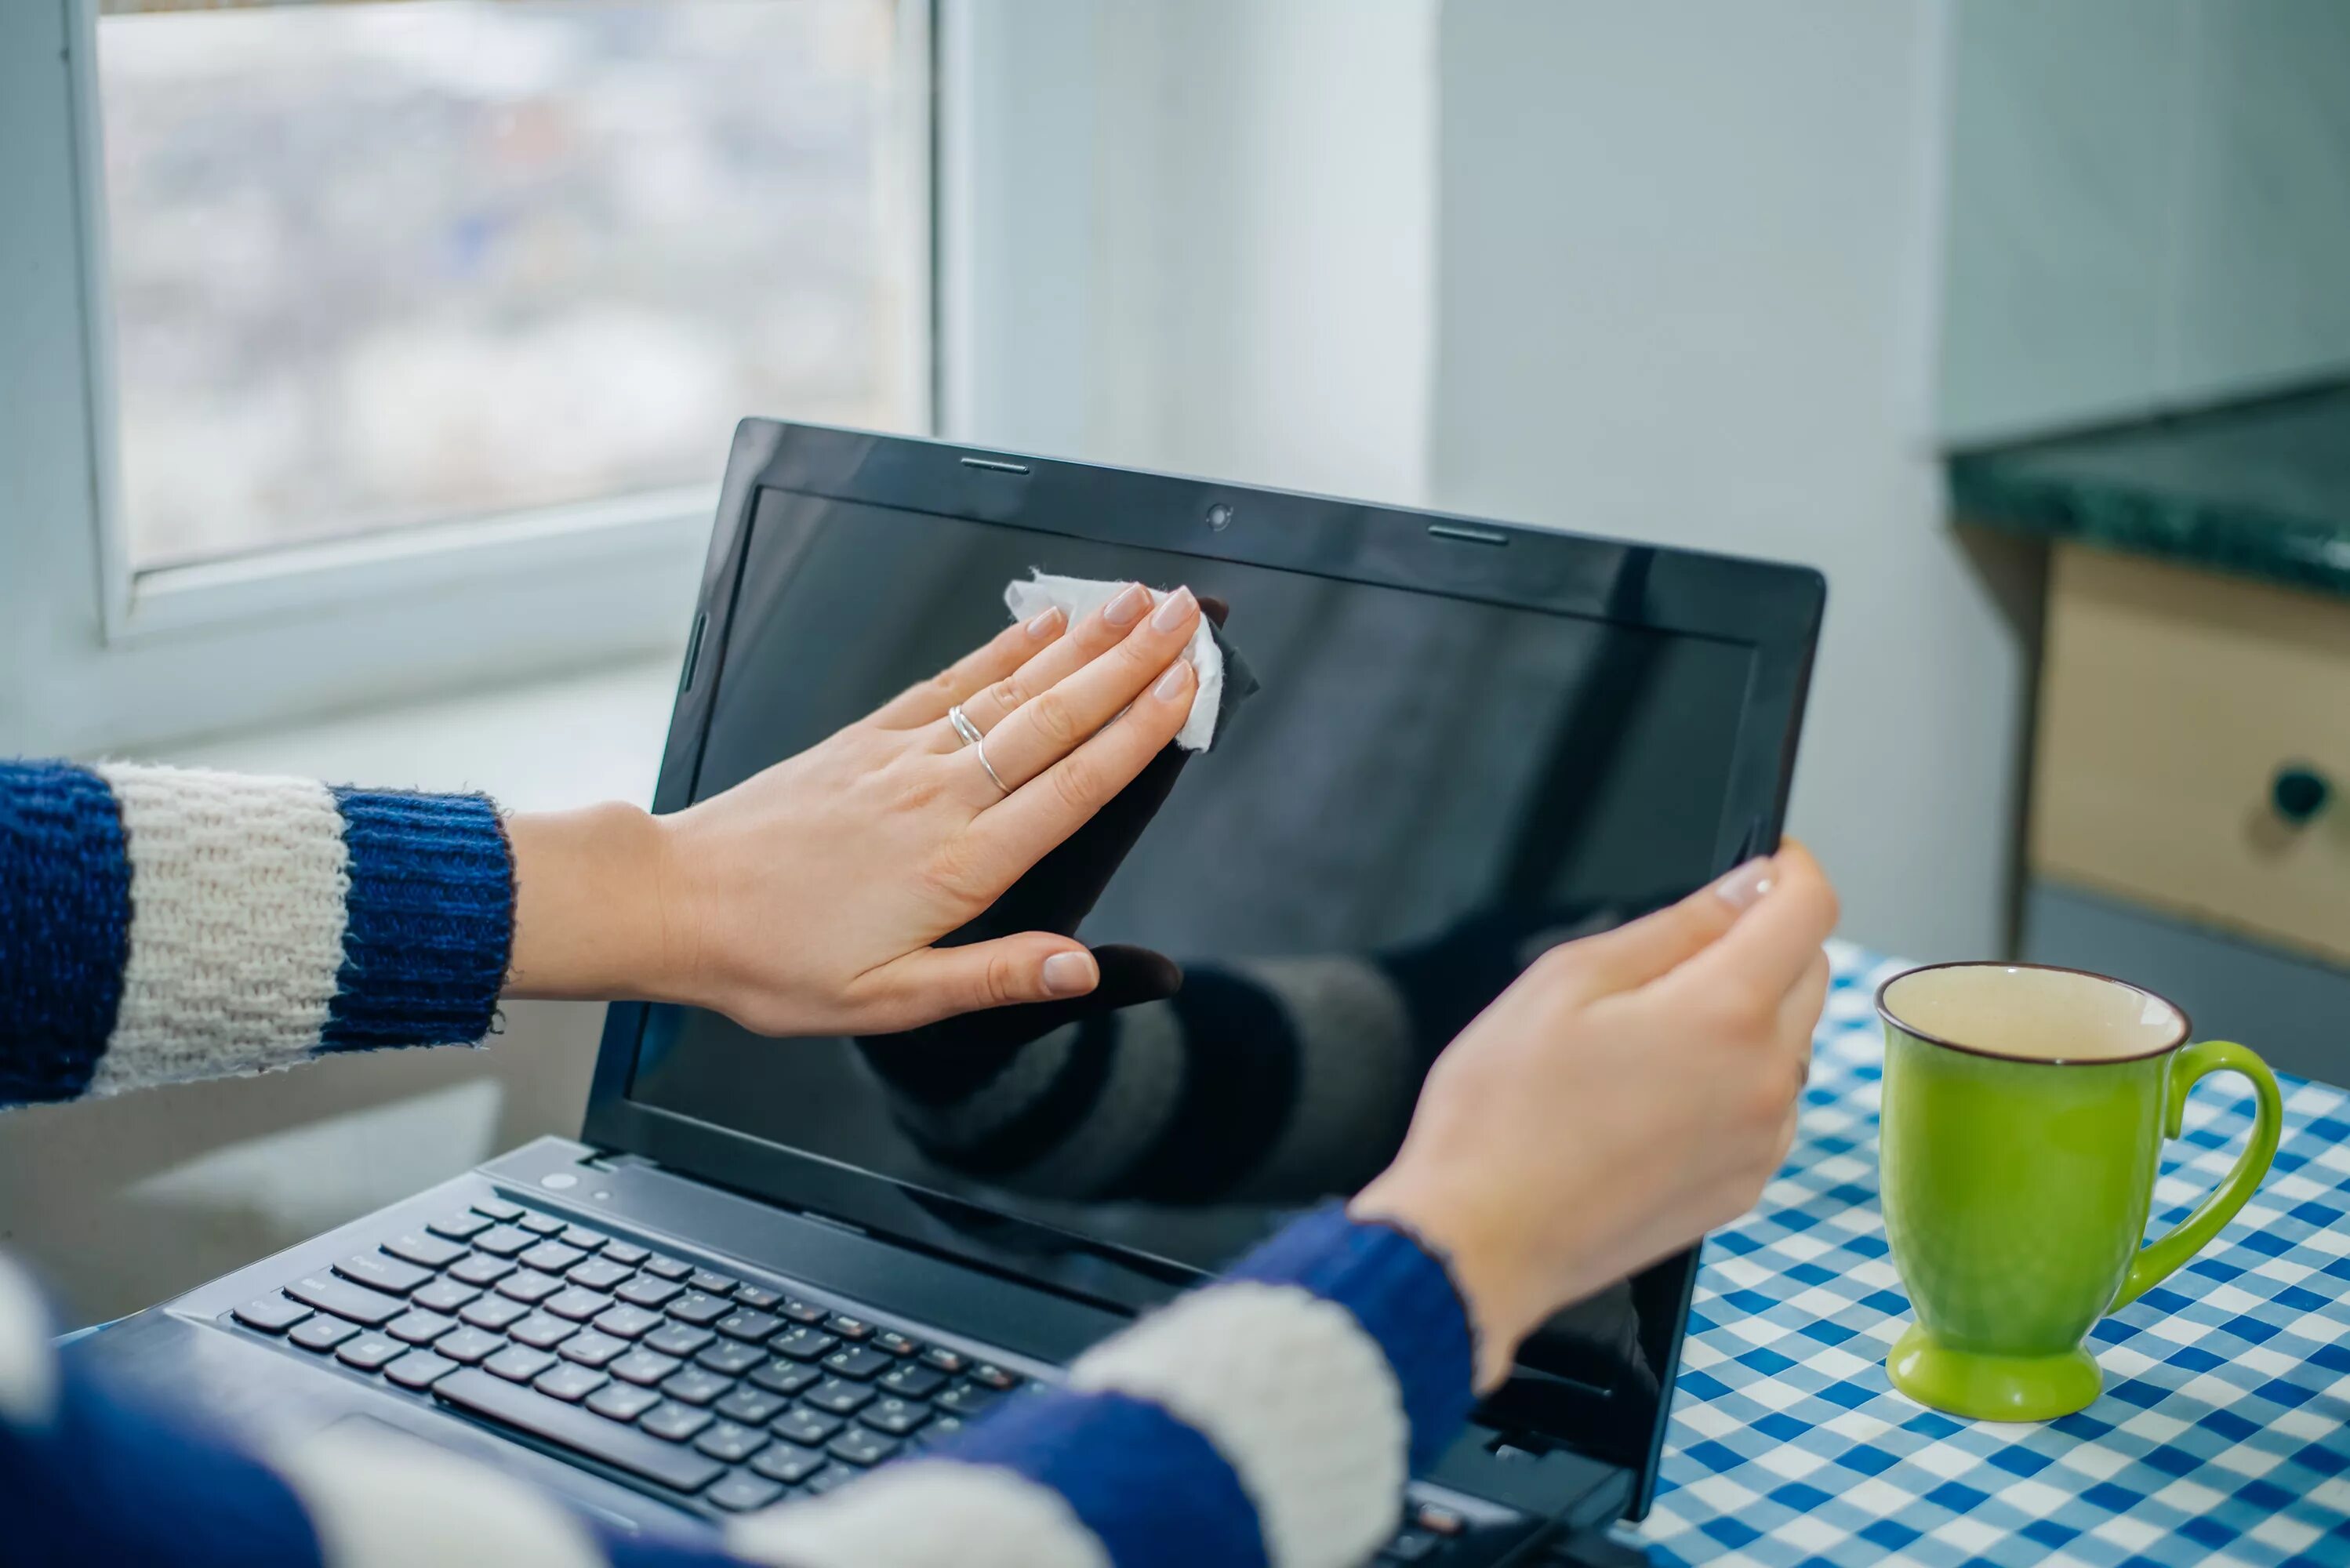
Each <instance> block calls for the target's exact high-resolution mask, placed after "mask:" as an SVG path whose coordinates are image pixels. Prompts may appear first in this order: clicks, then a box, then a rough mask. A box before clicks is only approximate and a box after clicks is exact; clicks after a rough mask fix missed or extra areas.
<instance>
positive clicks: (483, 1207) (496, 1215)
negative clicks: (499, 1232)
mask: <svg viewBox="0 0 2350 1568" xmlns="http://www.w3.org/2000/svg"><path fill="white" fill-rule="evenodd" d="M473 1212H474V1213H476V1214H486V1215H488V1216H489V1217H490V1218H491V1219H493V1220H504V1221H506V1222H507V1223H508V1224H512V1223H514V1221H515V1220H519V1219H521V1218H522V1216H523V1208H522V1205H521V1204H519V1203H508V1202H507V1201H506V1200H505V1199H503V1198H484V1199H481V1200H480V1201H478V1202H476V1203H475V1204H474V1205H473Z"/></svg>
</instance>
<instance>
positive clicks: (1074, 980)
mask: <svg viewBox="0 0 2350 1568" xmlns="http://www.w3.org/2000/svg"><path fill="white" fill-rule="evenodd" d="M1093 988H1094V961H1093V958H1092V956H1091V955H1089V954H1087V953H1055V954H1054V955H1053V956H1052V957H1051V958H1048V959H1046V960H1045V990H1046V991H1047V992H1051V993H1052V994H1053V995H1055V996H1079V995H1082V994H1084V993H1085V992H1088V991H1091V990H1092V989H1093Z"/></svg>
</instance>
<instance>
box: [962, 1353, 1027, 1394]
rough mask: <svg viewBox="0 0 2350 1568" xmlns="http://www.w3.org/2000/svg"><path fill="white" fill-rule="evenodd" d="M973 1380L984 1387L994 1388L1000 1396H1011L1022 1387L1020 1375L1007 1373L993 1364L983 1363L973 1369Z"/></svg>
mask: <svg viewBox="0 0 2350 1568" xmlns="http://www.w3.org/2000/svg"><path fill="white" fill-rule="evenodd" d="M971 1380H972V1382H973V1383H976V1384H979V1385H980V1386H982V1387H986V1388H993V1389H994V1390H995V1391H996V1392H997V1393H999V1394H1009V1393H1010V1392H1012V1390H1014V1388H1017V1387H1019V1386H1020V1375H1019V1374H1018V1373H1016V1372H1006V1371H1004V1370H1003V1368H1002V1367H1001V1366H995V1365H994V1364H993V1363H992V1362H986V1361H983V1362H981V1363H980V1364H979V1365H978V1366H974V1367H972V1369H971Z"/></svg>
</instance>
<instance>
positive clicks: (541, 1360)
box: [482, 1345, 555, 1383]
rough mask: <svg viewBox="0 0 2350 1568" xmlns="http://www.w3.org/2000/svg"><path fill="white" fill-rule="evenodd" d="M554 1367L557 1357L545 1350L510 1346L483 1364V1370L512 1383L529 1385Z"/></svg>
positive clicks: (524, 1346)
mask: <svg viewBox="0 0 2350 1568" xmlns="http://www.w3.org/2000/svg"><path fill="white" fill-rule="evenodd" d="M554 1365H555V1357H553V1356H552V1355H547V1354H546V1352H545V1351H543V1350H532V1349H530V1348H529V1347H528V1346H526V1345H507V1346H506V1347H505V1348H504V1350H501V1351H499V1352H498V1353H497V1354H496V1355H493V1356H491V1357H490V1358H489V1359H488V1360H487V1361H484V1362H483V1363H482V1370H483V1371H484V1372H494V1373H496V1374H497V1375H498V1376H501V1377H503V1378H504V1379H506V1380H507V1381H508V1382H510V1383H527V1382H529V1381H530V1380H531V1379H532V1378H534V1377H536V1376H538V1375H539V1374H540V1373H542V1372H544V1371H546V1369H547V1368H548V1367H550V1366H554Z"/></svg>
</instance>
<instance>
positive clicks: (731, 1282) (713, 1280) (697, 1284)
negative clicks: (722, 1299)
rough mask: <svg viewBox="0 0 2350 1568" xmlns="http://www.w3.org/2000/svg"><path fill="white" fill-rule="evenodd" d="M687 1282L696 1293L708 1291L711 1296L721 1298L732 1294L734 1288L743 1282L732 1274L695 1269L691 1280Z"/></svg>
mask: <svg viewBox="0 0 2350 1568" xmlns="http://www.w3.org/2000/svg"><path fill="white" fill-rule="evenodd" d="M690 1283H691V1285H692V1286H693V1288H694V1289H695V1290H697V1291H708V1292H709V1293H711V1294H712V1295H714V1296H723V1295H731V1294H733V1291H734V1287H735V1286H736V1285H739V1284H741V1283H742V1281H740V1280H738V1279H736V1278H735V1277H734V1276H733V1275H732V1274H722V1273H718V1272H714V1271H712V1270H710V1269H696V1270H694V1271H693V1278H692V1280H691V1282H690Z"/></svg>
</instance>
